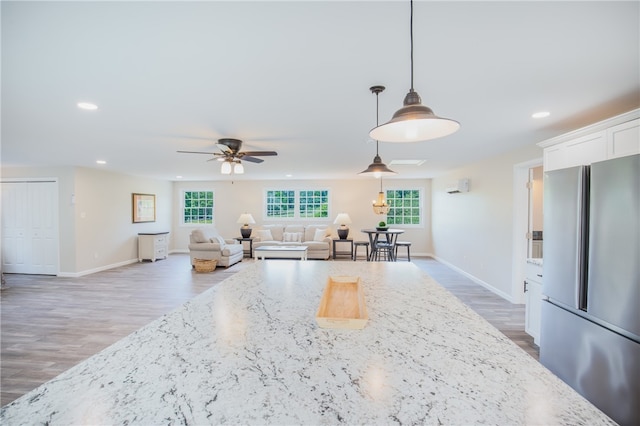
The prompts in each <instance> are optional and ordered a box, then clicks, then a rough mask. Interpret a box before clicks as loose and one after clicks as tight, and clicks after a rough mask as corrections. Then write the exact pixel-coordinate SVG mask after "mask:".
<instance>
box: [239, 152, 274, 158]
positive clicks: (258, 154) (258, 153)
mask: <svg viewBox="0 0 640 426" xmlns="http://www.w3.org/2000/svg"><path fill="white" fill-rule="evenodd" d="M242 154H244V155H250V156H253V157H269V156H274V155H278V153H277V152H275V151H244V152H243V153H242Z"/></svg>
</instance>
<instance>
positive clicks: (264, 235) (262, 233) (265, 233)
mask: <svg viewBox="0 0 640 426" xmlns="http://www.w3.org/2000/svg"><path fill="white" fill-rule="evenodd" d="M256 235H257V236H258V238H260V241H273V237H272V236H271V231H270V230H268V229H259V230H257V231H256Z"/></svg>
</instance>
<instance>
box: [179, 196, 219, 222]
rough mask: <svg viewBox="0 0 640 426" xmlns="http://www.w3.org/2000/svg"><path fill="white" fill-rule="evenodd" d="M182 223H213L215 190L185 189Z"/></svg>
mask: <svg viewBox="0 0 640 426" xmlns="http://www.w3.org/2000/svg"><path fill="white" fill-rule="evenodd" d="M183 206H184V207H183V211H182V223H184V224H185V225H190V224H194V225H211V224H213V191H184V197H183Z"/></svg>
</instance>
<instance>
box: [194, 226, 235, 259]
mask: <svg viewBox="0 0 640 426" xmlns="http://www.w3.org/2000/svg"><path fill="white" fill-rule="evenodd" d="M207 233H208V234H209V235H206V234H205V232H204V231H203V230H202V229H195V230H193V231H192V232H191V234H190V235H189V255H190V256H191V266H192V267H194V266H195V259H205V260H217V261H218V264H217V266H224V267H229V266H231V265H233V264H235V263H238V262H240V261H242V257H243V254H244V253H243V251H242V244H240V243H239V242H238V241H236V240H225V239H224V238H222V237H221V236H220V234H219V233H218V231H217V230H216V229H215V228H210V229H207Z"/></svg>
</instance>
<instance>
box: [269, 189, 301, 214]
mask: <svg viewBox="0 0 640 426" xmlns="http://www.w3.org/2000/svg"><path fill="white" fill-rule="evenodd" d="M295 213H296V205H295V192H294V191H289V190H284V191H283V190H280V191H267V217H268V218H279V217H294V216H295Z"/></svg>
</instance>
